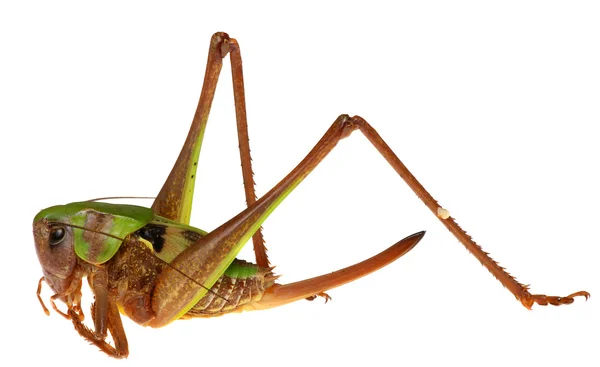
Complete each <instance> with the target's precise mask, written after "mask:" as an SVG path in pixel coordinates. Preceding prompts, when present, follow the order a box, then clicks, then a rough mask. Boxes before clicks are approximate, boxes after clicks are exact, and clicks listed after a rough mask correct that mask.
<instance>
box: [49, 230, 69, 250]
mask: <svg viewBox="0 0 600 367" xmlns="http://www.w3.org/2000/svg"><path fill="white" fill-rule="evenodd" d="M66 234H67V231H66V230H65V227H59V226H56V227H52V229H50V238H49V243H50V246H56V245H58V244H59V243H61V242H62V241H63V240H64V239H65V235H66Z"/></svg>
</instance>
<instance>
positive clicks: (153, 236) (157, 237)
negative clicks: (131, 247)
mask: <svg viewBox="0 0 600 367" xmlns="http://www.w3.org/2000/svg"><path fill="white" fill-rule="evenodd" d="M166 231H167V227H166V226H164V225H161V224H148V225H146V226H144V227H142V228H140V229H138V230H137V231H136V232H135V233H136V234H137V235H138V236H140V237H142V238H143V239H145V240H146V241H148V242H150V243H151V244H152V248H153V249H154V251H155V252H161V251H162V249H163V246H164V244H165V239H164V237H163V236H164V234H165V232H166Z"/></svg>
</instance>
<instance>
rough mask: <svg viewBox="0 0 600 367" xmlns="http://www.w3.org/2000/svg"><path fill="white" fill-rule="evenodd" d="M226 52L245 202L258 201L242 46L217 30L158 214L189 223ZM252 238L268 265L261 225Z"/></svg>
mask: <svg viewBox="0 0 600 367" xmlns="http://www.w3.org/2000/svg"><path fill="white" fill-rule="evenodd" d="M227 53H229V56H230V60H231V74H232V80H233V94H234V100H235V113H236V122H237V130H238V142H239V149H240V160H241V163H242V177H243V181H244V192H245V195H246V203H247V205H248V206H250V205H252V204H253V203H254V202H255V201H256V193H255V190H254V184H255V183H254V176H253V173H252V160H251V158H250V144H249V140H248V122H247V118H246V99H245V95H244V77H243V72H242V57H241V53H240V47H239V45H238V43H237V41H236V40H235V39H232V38H229V36H228V35H227V34H226V33H223V32H219V33H215V34H214V35H213V37H212V38H211V42H210V48H209V52H208V62H207V65H206V73H205V76H204V84H203V85H202V92H201V94H200V100H199V101H198V107H197V109H196V114H195V115H194V119H193V121H192V126H191V128H190V131H189V133H188V136H187V139H186V141H185V144H184V145H183V148H182V149H181V153H180V154H179V158H178V159H177V161H176V162H175V165H174V166H173V169H172V171H171V174H170V175H169V177H168V178H167V180H166V181H165V184H164V185H163V187H162V189H161V191H160V193H159V194H158V196H157V197H156V199H155V201H154V203H153V204H152V209H153V210H154V211H155V213H156V214H157V215H160V216H163V217H166V218H169V219H172V220H176V221H178V222H181V223H185V224H189V221H190V213H191V205H192V198H193V193H194V183H195V177H196V169H197V164H198V157H199V154H200V147H201V145H202V138H203V136H204V131H205V129H206V123H207V121H208V115H209V113H210V107H211V105H212V100H213V97H214V94H215V89H216V86H217V82H218V79H219V74H220V72H221V68H222V66H223V60H222V59H223V58H224V57H225V56H226V55H227ZM252 240H253V242H254V252H255V253H256V262H257V264H258V265H259V266H262V267H268V266H269V261H268V259H267V253H266V248H265V245H264V239H263V236H262V229H260V228H259V230H258V231H257V232H256V233H255V234H254V236H253V237H252Z"/></svg>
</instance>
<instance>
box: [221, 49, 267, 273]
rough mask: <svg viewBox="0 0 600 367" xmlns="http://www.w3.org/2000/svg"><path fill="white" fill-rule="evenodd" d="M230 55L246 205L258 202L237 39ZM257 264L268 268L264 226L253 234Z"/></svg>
mask: <svg viewBox="0 0 600 367" xmlns="http://www.w3.org/2000/svg"><path fill="white" fill-rule="evenodd" d="M229 57H230V61H231V76H232V80H233V96H234V100H235V116H236V120H237V129H238V142H239V147H240V160H241V162H242V177H243V179H244V193H245V194H246V205H247V206H251V205H252V204H254V203H255V202H256V191H255V187H254V186H255V183H254V172H252V158H251V157H250V140H249V138H248V121H247V119H246V97H245V92H244V74H243V72H242V55H241V52H240V46H239V44H238V43H237V41H236V40H235V39H233V38H232V39H230V40H229ZM252 243H253V246H254V255H255V256H256V264H257V265H258V266H260V267H263V268H268V267H269V266H270V265H269V258H268V257H267V248H266V247H265V240H264V238H263V234H262V227H260V228H258V230H257V231H256V233H255V234H254V235H253V236H252Z"/></svg>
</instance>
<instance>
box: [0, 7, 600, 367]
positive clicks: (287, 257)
mask: <svg viewBox="0 0 600 367" xmlns="http://www.w3.org/2000/svg"><path fill="white" fill-rule="evenodd" d="M252 3H253V4H252V5H245V4H243V2H242V4H235V2H231V1H228V2H213V4H212V5H194V6H191V5H189V6H188V5H185V4H182V3H177V4H167V3H165V4H164V5H156V4H147V3H146V2H140V3H137V4H129V5H125V4H121V3H120V2H116V3H113V2H104V3H102V5H97V6H89V5H80V4H78V2H72V3H63V2H52V3H50V2H48V3H46V2H40V3H30V2H20V3H19V5H18V6H16V5H12V6H11V5H6V4H4V5H2V6H0V34H1V36H0V46H1V50H2V51H1V53H2V54H1V59H0V78H1V79H0V98H1V99H0V101H1V102H0V104H1V107H0V119H1V122H2V124H1V126H2V127H1V129H2V132H1V134H0V140H1V141H0V149H1V155H0V157H2V158H1V159H2V161H1V162H2V193H3V195H2V196H3V202H2V210H1V213H2V214H0V215H1V216H2V218H0V220H1V223H2V231H3V236H2V238H3V239H2V244H3V248H4V256H3V261H2V266H1V267H0V269H1V270H0V272H2V274H1V277H0V279H2V284H3V287H2V292H1V294H2V298H1V302H0V307H1V309H0V315H1V317H2V320H3V321H2V324H1V325H2V326H1V334H2V335H3V336H4V340H5V341H4V342H3V343H2V344H0V349H1V353H0V359H2V360H13V361H14V358H15V357H16V358H19V359H20V360H21V363H23V364H25V363H37V364H38V365H47V366H48V365H49V366H55V365H56V366H58V365H60V366H63V365H65V364H67V363H68V364H81V365H87V366H94V365H102V366H109V365H112V364H113V363H121V365H123V362H117V361H115V360H111V359H109V358H108V357H106V356H105V355H103V354H101V353H98V352H97V351H96V350H95V349H96V348H95V347H91V346H89V345H87V343H86V342H85V341H83V340H82V339H81V338H80V337H79V336H78V335H77V334H76V332H75V331H74V330H73V327H72V326H71V324H70V322H68V321H65V320H64V319H62V318H61V317H60V316H58V315H57V314H55V313H52V315H51V316H50V317H47V316H45V315H44V313H43V312H42V310H41V308H40V306H39V304H38V301H37V299H36V297H35V289H36V285H37V280H38V279H39V277H40V276H41V270H40V267H39V264H38V261H37V260H36V256H35V251H34V247H33V239H32V236H31V227H30V226H31V219H32V218H33V216H34V215H35V214H36V213H37V211H38V210H40V209H42V208H44V207H47V206H50V205H53V204H59V203H67V202H71V201H78V200H85V199H90V198H94V197H99V196H110V195H155V194H156V193H157V192H158V190H159V188H160V186H161V185H162V183H163V180H164V179H165V178H166V175H167V174H168V172H169V170H170V168H171V165H172V163H173V161H174V159H175V158H176V156H177V154H178V152H179V149H180V147H181V144H182V142H183V140H184V138H185V134H186V133H187V129H188V127H189V123H190V121H191V118H192V116H193V113H194V111H195V108H196V103H197V99H198V96H199V91H200V88H201V83H202V78H203V73H204V67H205V61H206V53H207V50H208V42H209V39H210V36H211V35H212V33H214V32H215V31H221V30H222V31H227V32H228V33H229V34H230V35H231V36H232V37H235V38H237V39H238V41H239V42H240V44H241V48H242V56H243V59H244V73H245V77H246V79H245V81H246V92H247V104H248V116H249V122H250V137H251V141H250V142H251V147H252V153H253V159H254V163H255V165H254V171H255V173H256V180H257V189H258V192H259V194H263V193H265V192H266V191H267V190H268V189H269V188H270V187H271V186H272V185H274V184H275V183H276V182H277V181H278V180H279V179H280V178H282V177H283V176H284V175H285V174H286V173H287V172H288V171H289V170H291V169H292V168H293V166H294V165H295V164H296V163H297V162H299V160H300V159H301V158H302V157H303V156H304V155H305V154H306V153H307V152H308V151H309V150H310V148H312V146H313V145H314V144H315V143H316V142H317V140H318V139H319V138H320V137H321V135H322V134H323V133H324V132H325V131H326V129H327V128H328V127H329V125H330V124H331V122H333V120H334V119H335V118H336V117H337V116H338V115H339V114H341V113H348V114H360V115H361V116H363V117H364V118H366V119H367V120H368V121H369V122H370V123H371V124H372V125H373V126H374V127H375V128H376V129H377V130H378V131H379V133H380V134H381V136H382V137H383V138H384V139H386V141H387V142H388V144H389V145H390V146H391V147H392V148H393V149H394V150H395V152H396V153H397V154H398V155H399V156H400V158H401V159H402V160H403V161H404V163H405V164H406V165H407V166H408V167H409V168H410V169H411V170H412V172H413V173H414V174H415V175H416V176H417V177H418V178H419V179H420V180H421V182H422V183H423V185H424V186H425V187H426V188H428V189H429V190H430V192H431V193H432V194H433V196H434V197H436V198H437V199H438V200H439V201H440V203H441V204H442V205H443V206H445V207H447V208H448V209H449V210H450V212H451V214H452V215H453V216H454V217H455V218H457V221H458V222H459V223H460V224H461V225H462V226H463V227H464V228H465V229H466V230H467V231H468V232H469V233H470V234H472V235H473V236H474V238H475V240H477V241H478V242H479V243H480V244H481V245H482V246H483V247H484V248H485V249H486V250H487V251H489V252H490V253H491V254H492V256H493V257H494V258H495V259H496V260H498V261H499V262H500V263H501V264H502V265H504V266H506V267H507V268H508V270H509V271H510V272H511V273H513V274H514V275H515V276H517V277H518V279H519V280H521V281H522V282H524V283H531V284H532V291H533V292H540V293H548V294H552V295H566V294H569V293H571V292H574V291H578V290H582V289H585V290H588V291H590V292H591V293H592V298H591V299H590V300H589V301H588V302H583V301H582V300H577V302H576V303H575V304H573V305H570V306H563V307H559V308H555V307H546V308H543V307H535V308H534V310H533V311H527V310H526V309H524V308H523V307H522V306H521V305H520V303H519V302H518V301H516V300H515V299H514V297H513V296H512V295H511V294H510V293H509V292H507V291H506V290H505V289H503V288H502V286H501V285H500V284H499V283H498V282H497V281H496V280H495V279H494V278H493V277H492V276H490V275H489V274H488V273H487V271H486V270H485V269H483V268H482V267H481V266H480V265H479V263H478V262H477V261H476V260H475V259H474V258H473V257H472V256H471V255H469V254H468V253H467V252H466V251H465V250H464V248H462V246H461V245H460V244H459V243H458V242H457V241H456V240H455V239H454V238H453V237H452V236H451V235H450V234H449V233H448V232H447V231H446V230H445V229H444V228H443V226H442V225H441V224H440V223H439V222H438V221H437V220H436V219H435V217H434V216H433V215H431V213H429V212H428V210H427V209H426V208H425V207H424V206H423V205H422V204H421V203H420V202H419V201H418V200H417V199H416V197H415V195H414V194H413V193H412V192H410V190H408V188H407V187H406V186H405V185H404V183H403V182H402V181H401V180H400V179H399V178H398V177H397V176H396V175H395V173H394V172H393V171H392V170H391V169H390V168H389V167H388V166H387V165H386V163H385V162H384V160H383V159H381V158H380V157H379V156H378V155H377V153H376V152H375V150H374V149H373V148H372V147H371V146H370V145H369V144H368V143H367V142H366V140H365V139H364V138H363V137H361V136H360V134H359V133H356V134H355V135H353V136H352V137H350V138H349V139H346V140H345V141H343V142H342V143H340V145H339V146H338V148H337V149H336V150H335V151H334V152H333V153H332V154H331V155H330V157H328V158H327V159H326V160H325V162H324V163H323V164H322V166H320V167H319V168H318V169H316V170H315V172H314V174H313V175H311V176H310V177H309V178H308V179H307V180H306V181H305V182H304V183H303V184H302V185H301V186H300V187H299V188H298V189H297V190H296V191H295V192H294V193H293V194H292V195H291V196H290V197H289V198H288V199H286V200H285V202H284V203H283V204H282V205H281V207H280V208H279V209H278V210H277V211H276V212H275V213H274V214H273V215H272V217H271V218H269V219H268V221H267V222H266V223H265V228H266V229H265V236H266V239H267V245H268V246H269V249H270V251H269V255H270V258H271V260H272V262H273V264H275V265H277V269H276V270H277V272H278V273H280V274H283V277H282V278H281V281H282V282H286V283H287V282H291V281H294V280H300V279H303V278H306V277H310V276H315V275H319V274H322V273H325V272H329V271H332V270H335V269H338V268H340V267H343V266H346V265H349V264H352V263H354V262H357V261H360V260H362V259H364V258H366V257H369V256H371V255H373V254H375V253H377V252H379V251H381V250H382V249H384V248H386V247H387V246H389V245H391V244H392V243H394V242H396V241H397V240H398V239H400V238H402V237H404V236H406V235H409V234H411V233H414V232H417V231H420V230H427V231H428V232H427V235H426V236H425V238H424V240H423V241H422V242H421V243H420V244H419V245H418V246H417V247H416V248H415V249H414V250H413V251H412V252H411V253H409V254H408V255H406V256H405V257H404V258H402V259H400V260H399V261H398V262H396V263H394V264H392V265H391V266H389V267H388V268H386V269H384V270H382V271H379V272H377V273H376V274H373V275H371V276H369V277H366V278H364V279H361V280H359V281H356V282H355V283H352V284H349V285H346V286H344V287H342V288H339V289H335V290H333V291H331V292H330V295H331V296H332V297H333V301H332V302H330V303H329V304H327V305H323V304H322V301H320V300H318V301H315V302H312V303H310V302H304V301H303V302H298V303H296V304H292V305H289V306H286V307H282V308H279V309H275V310H271V311H264V312H253V313H244V314H236V315H228V316H224V317H220V318H215V319H208V320H192V321H180V322H175V323H173V324H171V325H169V326H168V327H165V328H162V329H157V330H153V329H149V328H143V327H141V326H138V325H136V324H134V323H132V322H130V321H129V320H125V328H126V331H127V335H128V338H129V345H130V352H131V354H130V357H129V361H130V363H131V362H133V363H135V364H136V365H149V364H148V363H151V365H153V366H161V365H162V366H164V365H170V366H183V365H202V366H211V365H236V366H239V365H252V366H254V365H261V366H265V365H266V366H269V365H274V366H284V365H332V366H335V365H342V364H348V363H352V364H356V365H359V364H362V365H405V366H425V365H462V366H481V365H486V366H508V365H514V366H525V365H538V366H542V365H546V366H554V365H566V364H569V365H577V364H582V363H585V365H588V366H593V365H598V363H599V362H600V358H599V356H598V342H599V341H600V335H599V330H600V322H599V315H600V312H599V311H600V308H599V307H598V302H597V299H598V298H596V297H597V296H598V295H600V288H599V287H598V282H599V279H600V277H599V276H600V270H598V269H600V267H599V266H598V262H599V261H600V260H599V259H600V258H599V256H598V246H599V244H600V240H599V237H598V218H599V214H598V210H599V208H600V199H599V196H598V188H599V186H600V180H599V178H598V162H599V157H600V149H599V147H598V136H599V134H598V132H597V129H596V127H597V126H598V123H599V122H600V108H599V101H600V89H599V85H600V72H599V70H600V68H599V67H598V65H600V52H599V44H600V43H599V41H600V25H599V24H600V23H599V22H598V19H600V12H599V9H598V5H597V3H596V2H593V1H590V2H583V1H582V2H570V3H568V4H567V2H564V3H562V2H555V1H539V2H527V1H526V2H523V1H514V2H513V1H506V2H501V3H500V2H498V3H497V5H482V4H481V2H477V1H473V2H439V3H438V2H418V4H416V5H415V4H412V5H409V4H405V3H399V4H397V5H395V6H391V5H377V4H376V2H369V5H361V6H357V5H353V4H351V3H350V2H347V3H346V2H344V3H337V4H332V5H324V4H321V3H319V2H310V1H304V2H302V3H299V4H297V5H282V4H280V3H279V2H274V3H271V4H270V5H259V4H258V3H256V2H252ZM233 111H234V109H233V98H232V93H231V86H230V69H229V67H228V62H226V63H225V66H224V68H223V74H222V78H221V83H220V84H219V87H218V89H217V94H216V97H215V102H214V104H213V110H212V113H211V118H210V120H209V125H208V129H207V132H206V136H205V143H204V146H203V150H202V154H201V163H200V169H199V171H198V174H199V176H201V177H202V178H201V180H200V181H199V184H198V185H199V187H198V188H197V191H196V199H197V200H196V201H195V206H194V215H193V218H192V222H193V224H194V225H196V226H198V227H201V228H203V229H206V230H210V229H212V228H215V227H216V226H218V225H219V224H221V223H222V222H223V221H225V220H226V219H228V218H230V217H231V216H233V215H234V214H236V213H237V212H239V211H240V210H241V209H242V208H243V205H244V204H243V193H242V185H241V175H240V169H239V161H238V156H237V150H236V147H237V138H236V136H235V123H234V121H235V120H234V113H233ZM136 203H138V204H142V205H148V204H149V203H147V202H139V201H137V202H136ZM245 250H246V249H245ZM244 257H245V258H247V259H251V258H252V253H251V251H244ZM50 295H51V294H50V292H49V290H48V289H47V288H45V290H44V299H46V300H47V299H48V298H49V297H50ZM88 300H89V297H88ZM88 321H89V320H88ZM0 364H2V365H5V362H4V361H0Z"/></svg>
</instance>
